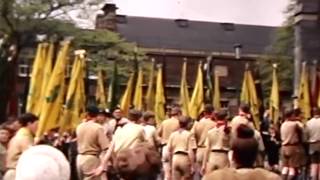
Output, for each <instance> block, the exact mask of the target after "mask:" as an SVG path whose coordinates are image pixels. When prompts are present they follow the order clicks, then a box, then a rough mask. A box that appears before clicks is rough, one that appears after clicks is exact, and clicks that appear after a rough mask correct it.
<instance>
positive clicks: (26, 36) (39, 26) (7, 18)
mask: <svg viewBox="0 0 320 180" xmlns="http://www.w3.org/2000/svg"><path fill="white" fill-rule="evenodd" d="M101 2H103V1H102V0H51V1H47V0H28V1H25V0H1V1H0V38H1V37H2V36H4V35H5V36H6V43H5V44H6V46H3V47H2V48H0V50H1V51H3V53H2V54H0V55H1V58H0V64H1V66H0V123H1V121H4V120H5V118H6V114H7V110H8V107H9V106H11V108H9V109H10V110H12V111H11V113H13V114H16V111H15V110H16V109H17V104H16V103H13V104H12V103H11V102H17V100H16V99H17V93H16V82H17V66H18V59H19V56H20V52H21V51H22V50H23V49H24V48H25V47H30V45H31V46H34V45H35V44H36V36H37V35H38V34H45V35H47V37H58V39H59V38H61V37H66V36H73V37H74V40H73V42H74V46H73V47H75V48H86V49H87V48H89V58H91V59H93V63H92V64H93V66H94V67H98V66H99V67H104V68H106V67H108V63H110V61H108V60H110V59H112V60H123V59H124V60H132V59H137V60H140V59H141V57H143V56H144V55H143V53H141V51H139V50H138V51H136V50H135V49H136V48H135V47H136V45H135V44H132V43H127V42H126V41H125V40H124V39H122V38H121V37H120V36H119V34H117V33H114V32H109V31H107V30H104V31H90V30H82V29H79V28H77V27H76V26H75V24H74V23H75V22H74V21H73V19H72V18H69V14H70V13H69V12H70V11H79V12H81V13H79V14H86V12H91V11H87V9H89V8H96V9H97V7H99V5H100V3H101ZM55 39H56V40H57V38H55ZM9 47H14V50H13V51H12V50H11V53H10V56H11V57H10V58H9V49H10V48H9ZM90 47H92V48H91V49H90ZM11 49H12V48H11ZM135 57H136V58H135ZM8 58H9V60H8ZM9 102H10V103H9Z"/></svg>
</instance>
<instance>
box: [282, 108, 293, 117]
mask: <svg viewBox="0 0 320 180" xmlns="http://www.w3.org/2000/svg"><path fill="white" fill-rule="evenodd" d="M292 115H293V109H286V110H285V111H284V117H285V118H290V117H292Z"/></svg>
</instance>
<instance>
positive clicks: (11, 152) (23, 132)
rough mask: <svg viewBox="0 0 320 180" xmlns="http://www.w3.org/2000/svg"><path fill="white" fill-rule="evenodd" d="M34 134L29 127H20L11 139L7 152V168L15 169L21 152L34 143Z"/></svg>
mask: <svg viewBox="0 0 320 180" xmlns="http://www.w3.org/2000/svg"><path fill="white" fill-rule="evenodd" d="M33 141H34V139H33V134H32V133H31V131H30V130H28V129H27V128H24V127H23V128H20V129H19V130H18V132H17V133H16V135H15V136H14V137H13V138H12V139H11V140H10V142H9V146H8V151H7V152H8V153H7V162H6V163H7V164H6V166H7V168H8V169H15V168H16V166H17V163H18V160H19V158H20V156H21V154H22V153H23V152H24V151H25V150H27V149H28V148H29V147H31V146H32V145H33V143H34V142H33Z"/></svg>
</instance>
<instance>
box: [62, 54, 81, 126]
mask: <svg viewBox="0 0 320 180" xmlns="http://www.w3.org/2000/svg"><path fill="white" fill-rule="evenodd" d="M84 53H85V51H83V50H77V51H75V60H74V63H73V67H72V73H71V79H70V85H69V88H68V92H67V97H66V104H65V108H64V112H63V117H62V119H61V122H60V128H61V129H60V131H61V132H63V131H66V130H73V129H75V128H76V127H77V125H78V124H79V123H80V120H81V118H80V115H81V112H82V111H83V110H84V109H83V108H84V101H83V94H82V92H81V91H82V87H81V86H82V84H83V75H84V73H83V71H84V63H85V58H84Z"/></svg>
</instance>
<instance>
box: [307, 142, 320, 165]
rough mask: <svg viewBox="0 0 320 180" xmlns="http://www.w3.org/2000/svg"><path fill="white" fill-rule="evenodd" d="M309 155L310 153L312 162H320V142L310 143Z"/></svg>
mask: <svg viewBox="0 0 320 180" xmlns="http://www.w3.org/2000/svg"><path fill="white" fill-rule="evenodd" d="M309 155H310V160H311V163H313V164H319V163H320V142H316V143H310V144H309Z"/></svg>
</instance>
